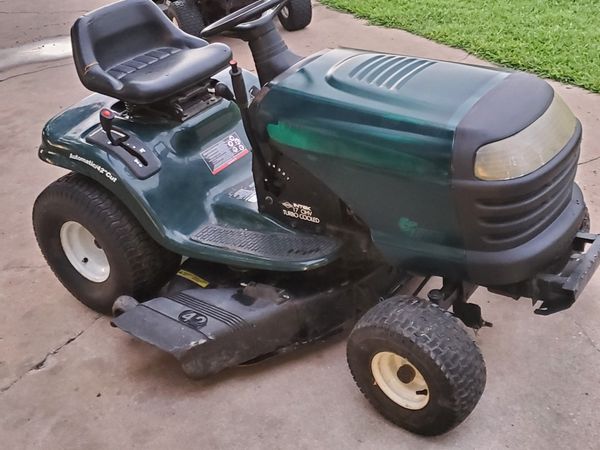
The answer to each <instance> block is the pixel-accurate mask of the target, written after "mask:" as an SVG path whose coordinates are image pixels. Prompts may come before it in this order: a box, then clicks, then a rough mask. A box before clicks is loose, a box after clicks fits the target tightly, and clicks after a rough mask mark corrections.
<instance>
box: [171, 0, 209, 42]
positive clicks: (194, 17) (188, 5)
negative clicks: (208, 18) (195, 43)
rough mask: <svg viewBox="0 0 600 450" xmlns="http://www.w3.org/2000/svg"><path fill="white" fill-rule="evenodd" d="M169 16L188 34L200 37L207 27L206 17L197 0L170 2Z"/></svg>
mask: <svg viewBox="0 0 600 450" xmlns="http://www.w3.org/2000/svg"><path fill="white" fill-rule="evenodd" d="M167 16H168V17H169V18H170V19H171V20H173V21H174V22H175V23H176V24H177V26H178V27H179V28H180V29H181V30H182V31H184V32H186V33H187V34H191V35H192V36H197V37H200V33H201V32H202V30H203V29H204V27H205V25H206V24H205V23H204V18H203V17H202V13H201V12H200V8H199V6H198V3H197V2H196V0H175V1H174V2H171V3H170V4H169V7H168V9H167Z"/></svg>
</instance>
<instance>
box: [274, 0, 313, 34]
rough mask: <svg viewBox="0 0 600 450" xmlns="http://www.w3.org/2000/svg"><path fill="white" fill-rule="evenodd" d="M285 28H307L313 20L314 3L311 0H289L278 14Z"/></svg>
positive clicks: (289, 29)
mask: <svg viewBox="0 0 600 450" xmlns="http://www.w3.org/2000/svg"><path fill="white" fill-rule="evenodd" d="M278 17H279V21H280V22H281V25H282V26H283V28H285V29H286V30H288V31H296V30H301V29H302V28H306V27H307V26H308V24H309V23H310V21H311V20H312V4H311V3H310V0H288V2H287V4H286V5H285V6H284V7H283V8H281V11H279V14H278Z"/></svg>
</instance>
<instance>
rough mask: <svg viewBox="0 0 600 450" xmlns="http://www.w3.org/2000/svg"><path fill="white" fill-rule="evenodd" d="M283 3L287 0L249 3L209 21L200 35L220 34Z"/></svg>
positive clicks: (260, 0) (281, 5)
mask: <svg viewBox="0 0 600 450" xmlns="http://www.w3.org/2000/svg"><path fill="white" fill-rule="evenodd" d="M285 3H287V0H258V1H256V2H254V3H251V4H249V5H248V6H244V7H243V8H241V9H238V10H237V11H234V12H232V13H231V14H228V15H226V16H225V17H223V18H222V19H219V20H217V21H216V22H213V23H211V24H210V25H209V26H207V27H206V28H204V30H202V33H200V35H201V36H202V37H209V36H214V35H216V34H221V33H222V32H224V31H228V30H231V29H232V28H234V27H235V26H236V25H239V24H241V23H244V22H248V21H250V20H252V19H255V18H256V16H258V15H260V14H262V13H264V12H265V11H267V10H269V9H271V8H274V7H275V9H276V11H275V12H277V11H278V10H279V8H276V7H283V5H284V4H285Z"/></svg>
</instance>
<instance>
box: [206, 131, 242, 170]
mask: <svg viewBox="0 0 600 450" xmlns="http://www.w3.org/2000/svg"><path fill="white" fill-rule="evenodd" d="M248 153H250V150H249V149H248V147H246V144H244V143H243V142H242V140H241V139H240V137H239V135H238V134H237V133H231V134H230V135H229V136H227V137H226V138H225V139H222V140H220V141H219V142H217V143H216V144H214V145H213V146H211V147H209V148H207V149H206V150H204V151H203V152H201V153H200V155H201V156H202V159H203V160H204V162H205V163H206V165H207V166H208V168H209V169H210V172H211V173H212V174H213V175H216V174H218V173H219V172H221V171H222V170H224V169H226V168H227V167H229V166H230V165H231V164H233V163H234V162H236V161H237V160H238V159H240V158H243V157H244V156H245V155H247V154H248Z"/></svg>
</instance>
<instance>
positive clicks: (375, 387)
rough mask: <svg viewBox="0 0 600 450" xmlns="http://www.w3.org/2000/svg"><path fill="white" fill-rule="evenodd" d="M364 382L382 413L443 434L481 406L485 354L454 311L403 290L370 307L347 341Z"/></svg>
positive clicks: (351, 362)
mask: <svg viewBox="0 0 600 450" xmlns="http://www.w3.org/2000/svg"><path fill="white" fill-rule="evenodd" d="M347 356H348V364H349V366H350V370H351V372H352V375H353V376H354V380H355V381H356V383H357V385H358V387H359V388H360V390H361V391H362V392H363V394H364V395H365V396H366V397H367V399H368V400H369V401H370V402H371V404H372V405H373V406H374V407H375V409H377V410H378V411H379V412H380V413H381V414H382V415H383V416H384V417H386V418H387V419H388V420H390V421H391V422H393V423H395V424H396V425H399V426H401V427H403V428H406V429H407V430H409V431H412V432H414V433H419V434H424V435H437V434H441V433H445V432H446V431H448V430H450V429H452V428H453V427H455V426H456V425H458V424H459V423H460V422H462V421H463V420H464V419H465V418H466V417H467V416H468V415H469V413H471V411H472V410H473V409H474V408H475V406H476V405H477V402H478V401H479V399H480V397H481V395H482V393H483V390H484V387H485V379H486V371H485V364H484V362H483V357H482V356H481V353H480V351H479V349H478V348H477V346H476V345H475V343H474V342H473V340H472V339H471V337H470V336H469V335H468V333H467V332H466V330H465V329H464V328H463V327H462V326H461V325H460V323H459V322H458V320H457V319H456V318H455V317H453V316H452V315H451V314H450V313H448V312H446V311H444V310H442V309H440V308H439V307H438V306H437V305H434V304H432V303H430V302H427V301H425V300H421V299H418V298H415V297H404V296H398V297H393V298H391V299H388V300H386V301H384V302H382V303H379V304H378V305H376V306H374V307H373V308H372V309H371V310H369V311H368V312H367V313H366V314H365V315H364V316H363V317H362V318H361V320H360V321H359V322H358V323H357V325H356V327H355V328H354V330H353V331H352V333H351V335H350V338H349V340H348V348H347Z"/></svg>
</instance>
